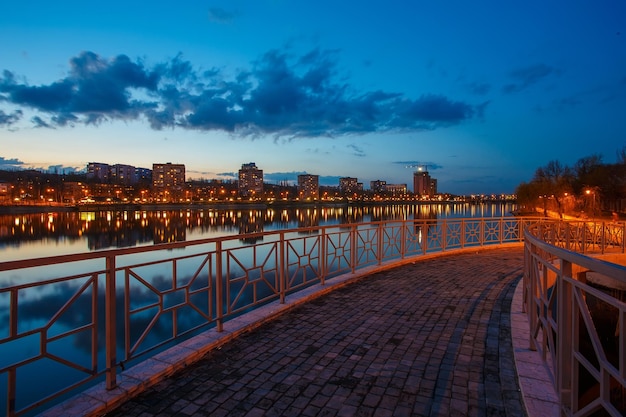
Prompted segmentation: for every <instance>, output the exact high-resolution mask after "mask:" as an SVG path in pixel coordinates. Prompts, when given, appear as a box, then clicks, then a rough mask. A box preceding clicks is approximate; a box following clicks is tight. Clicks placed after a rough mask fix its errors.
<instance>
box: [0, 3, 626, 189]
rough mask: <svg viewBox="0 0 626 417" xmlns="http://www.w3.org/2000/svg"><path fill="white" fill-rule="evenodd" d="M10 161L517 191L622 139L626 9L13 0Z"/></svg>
mask: <svg viewBox="0 0 626 417" xmlns="http://www.w3.org/2000/svg"><path fill="white" fill-rule="evenodd" d="M0 45H2V47H1V48H0V145H1V146H0V169H2V168H5V169H6V168H16V167H18V168H27V167H36V168H44V169H54V168H56V169H57V171H58V172H60V171H61V170H63V169H65V170H67V169H70V168H74V169H84V168H85V166H86V164H87V163H88V162H103V163H109V164H116V163H119V164H129V165H134V166H138V167H146V168H151V167H152V164H153V163H155V162H156V163H163V162H172V163H182V164H185V165H186V168H187V177H188V178H207V179H208V178H232V175H234V173H236V172H237V170H238V169H239V168H240V167H241V164H243V163H248V162H255V163H256V164H257V166H258V167H259V168H261V169H263V170H264V173H265V177H266V181H271V182H276V181H281V180H295V178H296V176H297V175H298V174H300V173H305V172H306V173H310V174H318V175H320V181H321V183H322V184H327V185H337V184H338V178H339V177H343V176H350V177H357V178H358V179H359V181H361V182H363V183H364V184H365V188H369V182H370V181H372V180H385V181H387V182H388V183H406V184H408V185H409V188H410V189H412V172H413V170H414V168H413V167H412V166H415V165H426V166H427V167H428V170H429V171H430V173H431V175H432V176H433V177H435V178H437V179H438V184H439V191H440V192H451V193H456V194H470V193H510V192H513V191H514V189H515V187H516V186H517V185H518V184H519V183H520V182H521V181H528V180H530V179H531V177H532V175H533V173H534V171H535V170H536V168H538V167H539V166H543V165H545V164H546V163H547V162H548V161H550V160H553V159H557V160H559V161H560V162H562V163H563V164H567V165H572V164H573V163H575V162H576V161H577V160H578V159H579V158H582V157H585V156H590V155H593V154H600V155H602V156H603V161H604V162H606V163H613V162H615V160H616V152H617V151H618V150H621V149H622V148H623V147H625V146H626V1H624V0H599V1H593V2H592V1H583V0H567V1H565V0H551V1H545V0H541V1H539V0H527V1H501V0H497V1H496V0H491V1H487V0H485V1H480V0H479V1H460V0H458V1H452V0H441V1H418V0H415V1H397V0H388V1H377V0H376V1H374V0H365V1H363V0H361V1H352V0H350V1H347V0H346V1H338V0H334V1H326V0H317V1H315V2H306V1H303V0H254V1H253V0H228V1H226V0H223V1H212V0H206V1H198V0H193V1H189V0H178V1H175V2H172V1H151V2H141V1H129V0H125V1H118V0H110V1H108V2H91V1H74V0H63V1H58V2H50V1H30V0H24V1H21V2H17V1H10V2H9V1H7V2H4V3H3V5H2V6H0Z"/></svg>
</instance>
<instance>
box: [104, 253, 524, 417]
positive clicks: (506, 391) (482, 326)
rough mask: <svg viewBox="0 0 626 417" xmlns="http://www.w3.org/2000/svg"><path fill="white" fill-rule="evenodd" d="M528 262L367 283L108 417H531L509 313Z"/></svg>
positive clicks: (319, 302)
mask: <svg viewBox="0 0 626 417" xmlns="http://www.w3.org/2000/svg"><path fill="white" fill-rule="evenodd" d="M522 267H523V250H522V248H521V247H519V248H501V249H489V250H483V251H478V252H472V253H460V254H452V255H446V256H441V257H437V258H434V259H431V260H426V261H417V262H416V263H414V264H409V265H406V266H402V267H398V268H396V269H392V270H388V271H385V272H380V273H376V274H374V275H370V276H369V277H366V278H364V279H362V280H360V281H359V282H357V283H354V284H350V285H348V286H346V287H343V288H341V289H338V290H336V291H333V292H331V293H329V294H326V295H324V296H322V297H320V298H317V299H315V300H312V301H310V302H308V303H306V304H304V305H302V306H300V307H297V308H295V309H293V310H291V311H289V312H287V313H285V314H283V315H281V316H279V317H278V318H277V319H275V320H273V321H271V322H269V323H266V324H264V325H262V326H261V327H259V328H257V329H256V330H254V331H252V332H249V333H247V334H245V335H243V336H240V337H238V338H237V339H235V340H234V341H232V342H229V343H227V344H225V345H224V346H222V347H221V348H219V349H217V350H214V351H212V352H211V353H209V354H208V355H207V356H206V357H205V358H203V359H202V360H200V361H199V362H197V363H195V364H194V365H191V366H189V367H188V368H186V369H184V370H183V371H181V372H179V373H177V374H175V375H174V376H172V377H170V378H167V379H165V380H163V381H162V382H160V383H158V384H157V385H155V386H153V387H152V388H149V389H148V390H147V391H145V392H143V393H142V394H140V395H139V396H137V397H135V398H133V399H131V400H129V401H128V402H126V403H124V404H123V405H122V406H120V407H119V408H118V409H116V410H114V411H112V412H111V413H109V414H108V415H109V416H137V417H139V416H141V417H147V416H174V415H176V416H394V417H396V416H466V415H469V416H525V415H526V411H525V409H524V405H523V399H522V398H521V394H520V391H519V387H518V383H517V375H516V370H515V363H514V357H513V349H512V345H511V333H510V314H509V313H510V306H511V299H512V297H513V292H514V290H515V286H516V284H517V283H518V281H519V280H520V278H521V275H522Z"/></svg>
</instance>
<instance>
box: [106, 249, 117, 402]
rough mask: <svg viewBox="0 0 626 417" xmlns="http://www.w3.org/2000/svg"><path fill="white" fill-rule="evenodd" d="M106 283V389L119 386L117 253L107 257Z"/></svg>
mask: <svg viewBox="0 0 626 417" xmlns="http://www.w3.org/2000/svg"><path fill="white" fill-rule="evenodd" d="M105 280H106V285H105V295H104V314H105V318H104V323H105V324H104V325H105V329H106V330H105V346H106V347H105V349H106V353H105V356H106V371H105V373H106V389H108V390H111V389H114V388H115V387H116V386H117V380H116V374H117V354H116V351H117V341H116V332H117V329H116V314H115V313H116V311H115V309H116V302H115V293H116V289H115V255H109V256H107V257H106V278H105Z"/></svg>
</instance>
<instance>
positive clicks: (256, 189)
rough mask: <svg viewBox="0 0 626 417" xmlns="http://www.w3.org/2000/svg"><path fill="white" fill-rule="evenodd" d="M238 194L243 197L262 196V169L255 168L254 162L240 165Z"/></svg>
mask: <svg viewBox="0 0 626 417" xmlns="http://www.w3.org/2000/svg"><path fill="white" fill-rule="evenodd" d="M239 195H240V196H241V197H244V198H261V197H263V170H262V169H259V168H257V166H256V164H255V163H254V162H250V163H248V164H243V165H241V169H240V170H239Z"/></svg>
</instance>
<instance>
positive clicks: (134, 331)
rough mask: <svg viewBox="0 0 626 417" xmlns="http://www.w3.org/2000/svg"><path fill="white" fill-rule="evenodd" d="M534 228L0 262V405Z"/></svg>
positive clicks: (52, 398) (347, 229)
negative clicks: (293, 298)
mask: <svg viewBox="0 0 626 417" xmlns="http://www.w3.org/2000/svg"><path fill="white" fill-rule="evenodd" d="M540 221H541V220H540V219H537V218H483V219H473V218H470V219H441V220H437V219H433V220H405V221H398V220H395V221H387V222H372V223H359V224H345V225H336V226H324V227H309V228H301V229H294V230H280V231H273V232H265V233H257V234H249V235H239V236H228V237H221V238H213V239H204V240H195V241H188V242H177V243H169V244H159V245H153V246H149V247H136V248H126V249H115V250H105V251H98V252H90V253H82V254H76V255H65V256H54V257H48V258H37V259H29V260H22V261H11V262H1V263H0V279H1V280H2V281H0V282H7V281H8V282H12V283H13V284H11V285H7V286H6V287H4V288H0V315H1V316H2V321H0V323H6V326H5V327H0V388H1V389H2V392H0V398H2V401H4V404H3V407H4V409H5V410H6V414H7V415H8V416H19V415H26V414H29V413H33V412H35V411H37V410H41V409H43V408H46V407H49V406H50V405H52V404H53V403H55V402H58V401H60V400H62V399H63V398H65V397H67V396H68V395H72V394H74V393H76V392H77V391H79V390H82V389H85V388H87V387H88V386H90V385H93V384H95V383H96V382H98V381H106V382H105V383H106V387H107V388H109V389H112V388H114V387H116V385H117V383H118V380H119V373H120V372H121V371H122V370H123V369H124V368H125V367H128V366H132V365H133V364H135V363H137V362H138V361H141V360H144V359H146V358H147V357H148V356H149V355H153V354H155V353H157V352H158V351H160V350H163V349H165V348H168V347H171V346H173V345H174V344H176V343H178V342H180V341H182V340H184V338H186V337H190V336H191V335H193V334H197V333H199V332H200V331H205V330H209V329H211V328H213V329H214V331H217V332H220V331H222V330H223V328H224V325H225V324H226V323H227V321H228V320H230V319H232V318H234V317H236V316H238V315H241V314H243V313H245V312H248V311H250V310H252V309H255V308H257V307H259V306H261V305H264V304H267V303H269V302H273V301H279V302H283V303H284V302H285V298H286V297H287V296H289V295H290V294H293V293H294V292H296V291H298V290H300V289H302V288H305V287H308V286H311V285H313V284H321V285H324V283H325V282H326V280H329V279H332V278H334V277H337V276H339V275H343V274H351V273H355V272H357V271H359V270H362V269H364V268H367V267H371V266H376V265H379V266H382V267H387V266H392V265H394V264H399V263H401V262H404V261H406V260H407V259H411V258H414V257H419V256H423V255H426V254H430V253H437V252H444V251H452V250H459V249H464V248H470V247H480V246H488V245H501V244H507V243H521V242H522V239H523V230H524V228H525V227H526V226H528V225H531V224H534V223H537V222H540ZM4 285H6V284H4ZM0 326H1V324H0ZM48 373H49V374H48ZM42 380H45V381H46V382H45V383H42ZM2 396H3V397H2Z"/></svg>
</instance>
